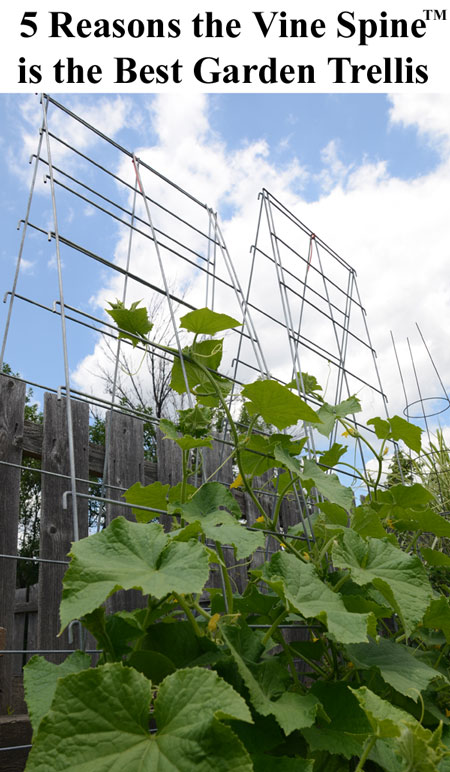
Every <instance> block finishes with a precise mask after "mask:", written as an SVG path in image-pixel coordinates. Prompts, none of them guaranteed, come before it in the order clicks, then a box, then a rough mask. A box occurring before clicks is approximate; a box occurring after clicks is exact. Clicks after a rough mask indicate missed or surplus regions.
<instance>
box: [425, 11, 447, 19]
mask: <svg viewBox="0 0 450 772" xmlns="http://www.w3.org/2000/svg"><path fill="white" fill-rule="evenodd" d="M423 13H424V14H425V19H426V21H447V10H446V9H444V10H443V11H436V10H435V9H434V8H431V9H425V8H424V10H423Z"/></svg>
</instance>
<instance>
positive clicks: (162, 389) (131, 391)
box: [96, 293, 183, 444]
mask: <svg viewBox="0 0 450 772" xmlns="http://www.w3.org/2000/svg"><path fill="white" fill-rule="evenodd" d="M166 303H167V301H166V298H165V296H163V295H159V294H156V293H155V295H154V296H153V298H152V299H151V301H150V303H149V305H148V309H147V310H148V318H149V319H150V321H151V322H152V324H153V327H152V331H151V340H152V342H153V343H154V344H156V345H154V346H148V347H147V352H146V354H145V355H144V357H143V358H142V359H141V360H140V361H139V360H137V358H136V353H137V354H139V356H142V355H141V352H140V351H136V352H134V350H133V351H132V350H130V347H129V346H128V345H126V344H125V345H123V342H121V345H120V356H119V366H118V368H117V375H116V380H115V384H114V369H115V364H116V357H117V345H116V343H115V341H112V340H111V338H109V337H108V336H106V335H105V336H104V338H103V341H102V352H103V354H104V357H103V359H105V360H106V362H107V364H106V365H99V369H98V372H97V373H96V374H97V375H98V376H99V378H100V379H101V380H102V381H103V383H104V385H105V387H106V391H107V392H108V393H109V394H112V393H113V390H114V391H115V396H116V399H118V401H119V403H120V405H121V406H122V407H123V408H125V409H126V408H129V409H130V411H133V410H134V411H138V412H139V413H141V414H144V416H148V417H149V418H150V417H155V418H157V419H159V418H163V417H167V418H170V417H172V416H173V415H174V414H175V412H176V410H177V409H178V408H179V407H180V406H182V402H183V399H182V398H181V399H180V398H179V396H178V395H177V394H176V393H175V392H174V391H173V390H172V389H171V387H170V379H171V369H172V357H171V356H170V355H168V354H166V353H165V352H164V351H163V350H161V349H159V348H158V345H164V346H169V347H173V346H175V344H176V339H175V332H174V330H173V327H172V320H171V317H170V315H169V314H168V313H167V306H166ZM176 309H177V306H175V310H176ZM100 358H102V357H100ZM145 431H146V429H145V427H144V432H145ZM149 444H150V443H149Z"/></svg>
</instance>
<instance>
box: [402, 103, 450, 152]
mask: <svg viewBox="0 0 450 772" xmlns="http://www.w3.org/2000/svg"><path fill="white" fill-rule="evenodd" d="M389 100H390V102H391V109H390V120H391V122H392V123H393V124H400V125H402V126H414V127H415V128H416V129H417V130H418V131H419V132H420V134H422V135H425V136H426V137H427V138H428V139H429V141H431V142H433V144H434V145H435V146H437V148H439V147H440V149H441V151H442V153H443V154H445V153H447V152H448V143H449V141H450V124H449V115H450V95H449V94H442V95H439V96H437V95H436V94H421V95H417V96H414V98H411V97H410V96H409V95H407V94H396V95H394V96H390V97H389Z"/></svg>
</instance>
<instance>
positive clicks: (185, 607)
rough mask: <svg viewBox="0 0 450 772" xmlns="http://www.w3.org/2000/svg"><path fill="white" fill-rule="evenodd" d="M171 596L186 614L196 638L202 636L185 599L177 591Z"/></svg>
mask: <svg viewBox="0 0 450 772" xmlns="http://www.w3.org/2000/svg"><path fill="white" fill-rule="evenodd" d="M173 597H174V598H176V599H177V601H178V603H179V604H180V606H181V608H182V609H183V611H184V613H185V614H186V616H187V618H188V620H189V622H190V623H191V625H192V627H193V630H194V633H195V634H196V636H197V637H198V638H202V637H203V633H202V631H201V630H200V628H199V626H198V624H197V620H196V618H195V617H194V615H193V613H192V611H191V609H190V608H189V606H188V604H187V603H186V601H185V599H184V598H183V597H182V596H181V595H178V593H177V592H174V593H173Z"/></svg>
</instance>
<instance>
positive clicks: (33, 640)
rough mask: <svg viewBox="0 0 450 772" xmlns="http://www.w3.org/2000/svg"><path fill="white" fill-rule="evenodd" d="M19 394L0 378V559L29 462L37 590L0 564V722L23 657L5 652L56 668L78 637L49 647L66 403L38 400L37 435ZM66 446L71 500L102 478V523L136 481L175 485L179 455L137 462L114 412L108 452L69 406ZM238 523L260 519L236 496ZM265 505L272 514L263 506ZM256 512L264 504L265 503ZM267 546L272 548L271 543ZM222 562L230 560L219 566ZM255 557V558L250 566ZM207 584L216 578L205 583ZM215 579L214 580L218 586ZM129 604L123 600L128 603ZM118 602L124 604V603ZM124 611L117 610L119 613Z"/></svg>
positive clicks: (242, 579) (11, 565)
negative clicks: (35, 476)
mask: <svg viewBox="0 0 450 772" xmlns="http://www.w3.org/2000/svg"><path fill="white" fill-rule="evenodd" d="M25 396H26V389H25V384H24V383H23V382H21V381H19V380H17V379H14V378H10V377H8V376H4V375H1V376H0V523H1V527H0V555H2V556H8V555H13V556H14V555H16V554H17V538H18V523H19V491H20V476H21V468H20V466H21V465H22V464H25V465H26V463H27V461H26V460H27V457H28V458H29V457H32V458H39V459H40V460H41V470H42V477H41V511H40V519H41V524H40V529H41V530H40V558H41V559H43V560H44V561H49V562H41V563H40V565H39V583H38V585H37V586H35V587H32V588H30V589H29V590H28V591H27V590H17V591H16V560H14V559H11V558H8V557H0V587H1V592H0V628H3V629H4V631H5V632H4V641H3V644H1V648H3V650H4V651H5V653H4V654H3V655H1V652H0V716H1V715H2V714H5V713H7V712H8V710H9V709H10V708H11V706H12V707H13V708H14V709H15V710H17V709H19V707H18V706H17V705H14V702H17V699H18V698H17V696H15V695H14V688H13V686H14V678H15V677H16V678H17V676H18V674H19V673H20V669H21V666H22V663H23V660H24V658H25V656H26V655H23V654H21V653H18V654H7V653H6V652H8V651H9V652H11V651H19V652H20V651H21V650H22V649H25V648H26V649H27V650H32V651H34V650H38V651H43V652H54V651H55V650H56V651H60V650H61V652H62V653H61V654H54V653H53V654H50V653H49V654H48V655H47V654H46V656H47V657H48V659H52V660H53V661H56V662H58V661H61V659H63V658H64V656H66V654H64V653H63V652H67V650H72V649H76V648H77V647H78V645H79V644H78V640H77V636H75V640H74V641H72V640H69V633H68V631H67V630H66V631H65V632H64V633H63V635H62V636H61V637H57V633H58V630H59V614H58V609H59V604H60V599H61V580H62V577H63V575H64V571H65V570H66V566H65V565H64V564H59V563H55V562H52V561H65V560H66V556H67V553H68V552H69V549H70V544H71V541H72V538H73V535H72V533H73V531H72V529H73V523H72V511H71V504H72V502H71V496H70V495H69V496H68V497H67V498H68V508H67V509H63V506H62V502H63V494H64V492H65V491H68V490H69V489H70V479H69V474H70V467H69V442H68V433H67V416H66V410H67V405H66V400H65V399H58V398H57V396H56V395H54V394H46V395H45V397H44V420H43V424H42V425H38V424H33V423H30V422H26V421H24V406H25ZM71 408H72V421H73V441H74V448H75V461H76V470H75V471H76V477H77V479H78V480H79V482H78V483H77V491H78V492H79V493H83V494H87V493H88V489H89V486H88V482H87V481H88V480H89V476H90V475H93V476H100V477H102V476H103V473H104V468H105V469H106V477H105V480H104V483H105V486H106V487H105V495H106V497H107V498H109V499H114V500H115V501H117V502H118V503H117V504H108V505H107V507H106V520H107V522H109V521H110V520H111V519H112V518H113V517H117V516H118V515H125V516H126V517H130V512H131V510H130V509H127V508H126V507H124V506H121V503H120V502H122V504H123V499H122V500H121V494H122V492H123V490H125V489H126V488H128V487H129V486H130V485H132V484H133V483H135V482H137V481H140V482H142V483H143V484H145V485H148V484H149V483H151V482H153V481H155V480H156V479H159V480H160V481H161V482H163V483H170V484H172V485H173V484H175V483H177V482H179V480H180V477H181V471H180V467H181V464H180V457H179V448H178V447H177V446H176V445H175V444H174V443H171V442H169V441H164V440H163V441H161V439H159V441H158V464H155V463H151V462H148V461H145V460H144V441H143V423H142V421H140V420H139V419H136V418H133V417H131V416H128V415H124V414H122V413H116V412H112V413H110V414H108V415H107V420H106V443H105V445H106V448H107V451H106V453H107V457H106V464H105V449H104V448H103V447H101V446H98V445H93V444H92V443H90V442H89V407H88V405H87V404H86V403H84V402H80V401H74V400H73V401H72V403H71ZM214 445H215V447H213V449H212V450H208V451H207V453H206V454H205V457H204V464H205V466H206V475H207V476H209V475H211V474H212V473H213V472H214V470H215V469H217V467H218V466H219V464H220V460H219V459H220V454H221V450H222V446H221V445H219V443H214ZM218 477H219V478H220V479H221V480H222V481H225V482H227V483H228V484H229V482H231V480H232V477H233V470H232V465H231V461H227V463H226V464H225V465H223V466H222V468H221V469H220V472H219V473H218ZM236 495H237V497H238V498H239V500H240V504H241V507H242V511H243V517H246V518H247V521H248V522H249V523H250V524H251V523H253V522H254V521H255V518H256V517H257V516H258V512H257V510H256V508H255V505H254V503H253V502H252V501H251V500H250V499H247V498H246V497H245V496H243V494H242V493H239V492H238V493H237V494H236ZM77 498H78V527H79V534H80V538H81V537H83V536H86V535H87V533H88V499H87V498H84V497H77ZM262 498H263V499H264V498H265V504H266V505H267V506H269V507H270V506H271V499H270V498H269V497H268V496H263V497H262ZM263 503H264V502H263ZM283 518H284V524H285V525H287V524H290V523H294V522H297V520H298V513H297V512H296V511H295V508H292V510H291V509H290V508H289V507H285V508H284V510H283ZM269 541H272V539H270V540H269ZM275 547H276V545H275V544H270V543H268V545H267V548H266V551H269V552H272V551H273V550H274V549H275ZM227 556H228V557H227ZM226 557H227V562H228V561H230V564H231V561H233V562H234V558H233V554H232V550H231V548H230V549H229V551H228V553H226ZM259 559H260V557H258V555H256V556H255V557H254V559H253V564H255V562H256V563H257V562H258V560H259ZM233 579H234V582H235V585H236V587H237V588H238V589H240V590H242V589H243V587H244V586H245V583H246V581H247V567H246V565H245V562H242V563H241V564H240V565H238V566H237V567H236V568H234V569H233ZM212 580H213V581H214V577H212ZM217 580H218V577H216V581H217ZM135 599H136V598H134V599H133V598H132V599H130V600H131V602H133V600H135ZM111 601H112V604H111V606H110V610H112V611H113V610H115V604H116V601H114V600H113V599H111ZM120 602H123V598H122V601H120ZM122 608H123V606H122Z"/></svg>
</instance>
